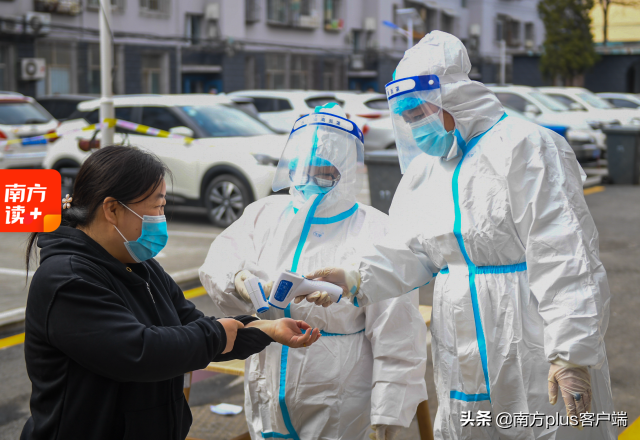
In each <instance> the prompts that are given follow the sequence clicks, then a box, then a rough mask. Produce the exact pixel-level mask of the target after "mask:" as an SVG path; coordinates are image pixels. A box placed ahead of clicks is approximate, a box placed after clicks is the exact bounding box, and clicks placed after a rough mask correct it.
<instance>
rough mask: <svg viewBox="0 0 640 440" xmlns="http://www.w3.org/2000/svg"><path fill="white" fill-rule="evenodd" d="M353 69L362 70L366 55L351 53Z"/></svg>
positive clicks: (351, 66)
mask: <svg viewBox="0 0 640 440" xmlns="http://www.w3.org/2000/svg"><path fill="white" fill-rule="evenodd" d="M349 67H350V68H351V70H362V69H364V55H362V54H359V53H354V54H353V55H351V65H350V66H349Z"/></svg>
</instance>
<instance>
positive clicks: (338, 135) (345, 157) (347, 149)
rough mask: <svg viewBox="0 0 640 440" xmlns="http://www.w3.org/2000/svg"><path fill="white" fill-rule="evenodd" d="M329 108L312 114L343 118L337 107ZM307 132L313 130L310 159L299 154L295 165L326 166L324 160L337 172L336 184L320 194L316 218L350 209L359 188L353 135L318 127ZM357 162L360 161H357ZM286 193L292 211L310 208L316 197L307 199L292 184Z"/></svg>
mask: <svg viewBox="0 0 640 440" xmlns="http://www.w3.org/2000/svg"><path fill="white" fill-rule="evenodd" d="M330 105H331V104H327V106H323V107H316V110H315V113H322V114H327V115H334V116H339V117H341V118H345V119H346V118H347V116H346V114H345V112H344V110H343V109H342V108H341V107H340V106H338V105H333V106H331V107H330ZM354 125H355V124H354ZM310 129H311V130H313V136H312V139H311V142H312V143H313V149H312V157H309V155H308V154H306V153H304V152H302V153H301V155H300V157H299V159H298V162H300V161H305V162H309V161H310V163H311V164H312V165H313V164H315V163H316V162H320V164H321V165H326V162H325V161H328V162H330V163H331V165H333V166H335V167H336V168H337V169H338V171H339V172H340V181H338V183H337V184H336V186H334V187H333V188H332V189H331V190H330V191H329V192H328V193H326V194H324V195H322V201H321V202H320V204H319V205H318V206H317V208H316V211H315V215H316V216H322V217H330V216H333V215H337V214H340V213H341V212H344V211H346V210H348V209H350V208H351V207H353V205H354V204H355V203H356V196H357V195H358V193H359V192H360V187H361V185H360V182H359V179H358V171H359V170H358V168H359V165H358V148H357V146H356V142H359V141H358V140H357V139H356V138H355V137H354V136H352V135H350V134H348V133H345V132H341V131H339V130H336V129H334V128H331V127H326V126H322V125H318V126H312V127H310ZM361 161H362V158H360V162H361ZM289 193H290V194H291V196H292V197H293V206H294V207H295V208H296V209H301V208H302V207H303V206H305V204H309V205H310V204H311V203H313V201H314V200H315V198H316V197H319V196H315V195H314V196H311V197H310V198H309V197H305V195H304V194H303V193H302V192H301V191H299V190H298V189H296V186H295V185H292V186H291V188H290V190H289Z"/></svg>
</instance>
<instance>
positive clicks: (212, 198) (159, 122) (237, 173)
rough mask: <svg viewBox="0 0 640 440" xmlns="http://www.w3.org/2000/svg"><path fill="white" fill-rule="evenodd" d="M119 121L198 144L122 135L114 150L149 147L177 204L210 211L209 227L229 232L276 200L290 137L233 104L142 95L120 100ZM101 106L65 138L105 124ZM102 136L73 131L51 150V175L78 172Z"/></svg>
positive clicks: (84, 109)
mask: <svg viewBox="0 0 640 440" xmlns="http://www.w3.org/2000/svg"><path fill="white" fill-rule="evenodd" d="M114 104H115V115H116V118H117V119H122V120H126V121H129V122H134V123H137V124H142V125H146V126H149V127H153V128H158V129H162V130H166V131H169V132H171V133H174V134H180V135H183V136H190V137H194V138H196V140H195V141H194V142H192V143H191V144H187V143H185V141H184V140H182V139H174V138H159V137H152V136H147V135H144V134H142V133H140V132H136V131H129V130H123V129H121V128H118V129H117V130H116V135H115V139H114V141H115V143H116V144H122V145H130V146H135V147H138V148H144V149H146V150H148V151H151V152H153V153H154V154H156V155H157V156H158V157H159V158H160V159H161V160H162V161H163V162H164V163H165V164H166V165H167V166H168V167H169V169H170V170H171V172H172V174H173V180H172V182H168V189H167V191H168V193H169V195H170V196H171V198H172V199H173V200H174V202H177V203H181V204H188V205H195V206H204V207H205V208H206V209H207V214H208V216H209V220H210V221H211V222H212V223H213V224H215V225H216V226H220V227H226V226H229V225H230V224H231V223H233V221H235V220H236V219H237V218H238V217H240V215H242V212H243V211H244V208H245V207H246V206H247V205H248V204H250V203H251V202H253V201H254V200H257V199H260V198H262V197H266V196H268V195H269V194H271V181H272V180H273V175H274V174H275V170H276V168H275V166H276V165H277V163H278V160H279V158H280V155H281V153H282V149H283V148H284V145H285V143H286V136H283V135H279V134H277V133H275V132H274V131H273V130H272V129H271V128H270V127H268V126H267V125H266V124H264V123H263V122H261V121H260V120H258V119H255V118H252V117H251V116H249V115H247V114H246V113H245V112H243V111H242V110H239V109H237V108H234V105H235V104H234V103H233V101H232V100H230V99H229V98H228V97H224V96H215V95H209V94H200V95H198V94H189V95H137V96H116V97H115V98H114ZM99 106H100V101H99V100H93V101H86V102H82V103H80V104H79V105H78V109H77V112H76V116H78V117H80V118H81V119H76V120H70V121H67V122H65V123H63V125H62V126H61V130H60V131H61V132H63V131H68V132H70V131H72V130H73V129H76V128H80V127H85V126H87V125H88V124H93V123H96V122H98V119H99ZM100 137H101V135H100V133H99V132H97V133H96V132H87V131H82V132H74V133H70V134H69V135H66V136H62V137H61V138H60V139H59V140H58V141H56V142H55V143H54V144H52V145H51V147H50V148H49V151H48V152H47V156H46V158H45V160H44V166H45V168H52V169H57V170H60V169H62V168H69V167H78V166H80V164H81V163H82V162H83V161H84V160H85V159H86V158H87V157H88V156H89V154H90V152H86V151H83V150H81V149H80V148H79V147H83V148H84V149H89V148H91V147H99V141H100Z"/></svg>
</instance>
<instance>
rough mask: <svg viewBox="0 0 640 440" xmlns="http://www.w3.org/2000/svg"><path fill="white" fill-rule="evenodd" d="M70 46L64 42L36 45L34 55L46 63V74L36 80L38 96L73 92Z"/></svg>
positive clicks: (71, 51) (71, 52) (71, 50)
mask: <svg viewBox="0 0 640 440" xmlns="http://www.w3.org/2000/svg"><path fill="white" fill-rule="evenodd" d="M73 53H74V51H73V49H72V48H71V46H69V45H66V44H64V43H54V44H42V45H38V46H37V47H36V54H37V55H36V56H37V57H38V58H44V59H45V60H46V63H47V76H46V78H45V79H43V80H40V81H38V84H37V86H36V89H37V90H36V92H37V95H38V96H42V95H55V94H66V93H73V92H74V90H73V87H72V83H71V78H73V75H72V63H71V60H72V54H73Z"/></svg>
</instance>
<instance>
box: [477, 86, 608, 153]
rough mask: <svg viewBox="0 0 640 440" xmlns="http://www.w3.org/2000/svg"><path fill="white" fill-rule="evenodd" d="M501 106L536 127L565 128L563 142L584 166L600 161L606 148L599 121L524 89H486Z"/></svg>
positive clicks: (534, 91) (535, 91)
mask: <svg viewBox="0 0 640 440" xmlns="http://www.w3.org/2000/svg"><path fill="white" fill-rule="evenodd" d="M489 89H490V90H491V91H492V92H493V93H495V94H496V96H497V97H498V99H499V100H500V102H501V103H502V105H504V106H505V107H510V108H512V109H514V110H517V111H519V112H521V113H523V114H524V115H525V116H526V117H527V118H529V119H531V120H532V121H533V122H536V123H537V124H540V125H543V126H546V127H549V126H565V127H567V133H566V138H567V141H568V142H569V145H571V147H572V148H573V151H574V152H575V154H576V158H577V159H578V160H579V161H581V162H586V161H590V160H593V159H595V158H598V157H600V155H601V151H598V150H605V149H606V148H607V147H606V143H605V141H606V136H605V135H604V133H602V130H600V129H599V127H600V126H601V124H602V121H592V120H591V117H590V116H589V115H587V114H586V113H583V112H573V111H571V110H569V108H568V107H567V106H565V105H564V104H563V103H561V102H560V101H557V100H555V99H553V98H551V97H549V96H547V95H545V94H544V93H542V92H541V91H539V90H537V89H534V88H532V87H527V86H489Z"/></svg>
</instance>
